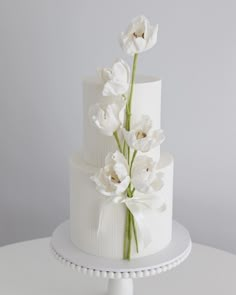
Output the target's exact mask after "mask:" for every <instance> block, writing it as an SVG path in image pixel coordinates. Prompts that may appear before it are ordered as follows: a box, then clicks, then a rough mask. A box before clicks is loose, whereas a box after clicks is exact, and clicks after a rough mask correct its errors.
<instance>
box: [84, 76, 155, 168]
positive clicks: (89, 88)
mask: <svg viewBox="0 0 236 295" xmlns="http://www.w3.org/2000/svg"><path fill="white" fill-rule="evenodd" d="M102 87H103V85H102V84H101V83H100V82H99V81H98V80H96V79H95V78H87V79H85V80H84V82H83V116H84V118H83V134H84V141H83V143H84V145H83V157H84V159H85V161H86V162H87V163H89V164H91V165H93V166H96V167H102V166H103V165H104V159H105V157H106V155H107V154H108V153H109V152H114V151H115V150H116V149H117V146H116V143H115V140H114V138H113V137H112V136H111V137H109V136H104V135H102V134H100V132H99V131H98V130H97V129H96V128H95V127H94V126H93V125H92V124H91V121H90V120H89V116H88V111H89V107H90V106H91V105H93V104H95V103H97V102H98V101H100V100H102V99H103V100H104V99H106V100H109V97H106V98H104V97H103V98H102ZM146 114H147V115H149V116H150V117H151V119H152V122H153V128H154V129H160V127H161V80H160V79H158V78H154V77H147V76H140V77H137V82H136V83H135V85H134V93H133V103H132V120H133V121H135V120H139V118H141V116H142V115H146ZM148 155H150V156H152V157H153V158H155V159H156V160H157V161H158V160H159V157H160V148H159V147H157V148H155V149H153V150H152V151H150V152H149V153H148Z"/></svg>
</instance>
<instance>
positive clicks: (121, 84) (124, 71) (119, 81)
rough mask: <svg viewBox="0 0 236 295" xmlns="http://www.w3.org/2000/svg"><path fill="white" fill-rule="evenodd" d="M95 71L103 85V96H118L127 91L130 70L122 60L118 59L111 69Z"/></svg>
mask: <svg viewBox="0 0 236 295" xmlns="http://www.w3.org/2000/svg"><path fill="white" fill-rule="evenodd" d="M97 71H98V74H99V76H100V79H101V80H102V82H103V83H104V87H103V91H102V94H103V96H118V95H122V94H125V93H126V92H127V91H128V89H129V83H130V68H129V65H128V64H127V63H126V62H125V61H124V60H122V59H119V60H117V61H116V62H115V63H114V64H113V66H112V67H111V68H103V69H98V70H97Z"/></svg>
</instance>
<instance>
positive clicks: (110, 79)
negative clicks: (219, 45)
mask: <svg viewBox="0 0 236 295" xmlns="http://www.w3.org/2000/svg"><path fill="white" fill-rule="evenodd" d="M157 32H158V25H155V26H152V25H151V24H150V22H149V20H148V19H147V18H146V17H144V16H138V17H136V18H135V19H134V20H133V21H132V22H131V23H130V25H129V27H128V29H127V31H126V32H125V33H121V36H120V44H121V47H122V49H123V50H124V52H125V53H126V54H128V55H130V56H132V57H133V64H132V69H131V70H130V67H129V65H128V63H127V62H125V61H124V60H122V59H118V60H116V61H115V62H114V64H113V65H112V66H111V68H102V69H98V75H99V77H100V80H101V81H102V83H103V89H102V93H101V96H102V98H101V100H100V101H98V102H97V103H96V104H94V105H91V106H90V109H89V118H90V120H91V122H92V124H93V125H94V126H95V127H96V128H97V130H98V132H100V133H101V134H103V135H104V136H110V137H113V138H114V141H115V142H116V144H117V150H116V151H115V152H110V153H108V155H107V156H106V158H105V159H104V160H105V165H104V167H102V168H101V169H99V170H98V172H97V173H96V174H95V175H93V176H92V177H91V179H92V181H94V183H95V184H96V189H97V191H98V192H100V193H101V194H102V195H103V196H104V198H105V202H104V204H107V203H114V204H124V205H125V206H126V220H125V228H124V241H123V259H126V260H130V258H131V256H132V253H131V249H132V247H131V244H132V242H134V243H135V249H136V252H137V253H139V251H140V250H141V249H140V241H142V245H144V247H145V246H147V245H148V244H149V243H150V240H151V236H150V232H149V228H148V226H147V225H146V222H145V213H146V212H147V211H149V210H155V211H156V214H161V213H162V212H163V211H165V210H166V203H165V200H164V199H163V198H162V196H161V195H158V194H157V192H159V191H160V190H161V189H162V187H163V185H164V180H163V178H164V175H163V172H162V171H160V169H159V168H158V160H156V159H155V158H153V157H152V156H150V154H149V152H150V151H151V150H152V149H154V148H156V147H158V146H160V145H161V143H162V142H163V141H164V139H165V136H164V133H163V130H161V129H154V128H153V126H152V125H153V124H152V119H151V118H150V116H149V115H148V114H143V115H142V116H140V117H139V118H138V119H137V118H136V119H135V120H133V116H132V115H133V94H134V87H135V79H136V69H137V63H138V57H139V55H140V54H142V53H143V52H145V51H147V50H149V49H151V48H152V47H153V46H154V45H155V44H156V41H157ZM143 99H145V97H143ZM104 206H105V205H104ZM102 219H103V209H102V210H101V211H100V216H99V225H98V227H99V228H98V234H99V230H100V227H101V226H102V222H103V221H102Z"/></svg>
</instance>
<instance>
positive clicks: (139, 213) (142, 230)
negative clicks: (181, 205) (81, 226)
mask: <svg viewBox="0 0 236 295" xmlns="http://www.w3.org/2000/svg"><path fill="white" fill-rule="evenodd" d="M112 204H113V205H117V204H125V205H126V206H127V207H128V209H129V210H130V212H131V213H132V215H133V216H134V219H135V222H136V225H137V230H138V235H139V239H141V240H142V241H143V244H144V247H147V246H148V245H149V244H150V243H151V241H152V236H151V232H150V229H149V227H148V225H147V224H146V220H145V214H148V213H150V211H154V212H156V213H161V212H164V211H165V210H166V204H165V202H164V201H163V198H161V197H160V196H155V195H148V194H141V193H136V194H135V196H133V197H132V198H128V197H126V196H117V197H106V198H105V199H104V201H103V202H102V203H101V206H100V210H99V216H98V227H97V235H99V233H100V231H101V228H102V223H103V217H104V213H105V209H106V208H107V206H109V205H112Z"/></svg>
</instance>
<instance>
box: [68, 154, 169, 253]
mask: <svg viewBox="0 0 236 295" xmlns="http://www.w3.org/2000/svg"><path fill="white" fill-rule="evenodd" d="M158 165H159V169H160V170H161V171H162V172H163V173H164V179H163V180H164V187H163V188H162V189H161V190H160V191H159V192H158V194H157V195H159V196H161V197H162V198H164V200H165V205H166V209H165V210H164V211H163V212H157V211H156V210H148V211H147V212H148V213H147V214H145V221H144V222H145V225H146V228H147V229H148V231H149V233H150V237H151V241H150V242H149V244H148V245H147V246H144V244H143V243H142V238H141V237H140V239H139V240H140V249H139V253H136V249H135V243H133V245H132V252H131V253H132V258H137V257H143V256H147V255H151V254H154V253H157V252H159V251H161V250H162V249H164V248H165V247H166V246H167V245H168V244H169V243H170V241H171V234H172V203H173V166H174V161H173V157H172V156H171V155H170V154H169V153H162V154H161V158H160V161H159V164H158ZM96 170H97V169H96V168H94V167H93V166H90V165H87V164H86V163H85V162H84V161H83V160H82V158H81V157H80V155H79V154H76V155H74V156H73V157H72V159H71V162H70V233H71V240H72V242H73V243H74V245H76V246H77V247H78V248H79V249H80V250H82V251H84V252H86V253H88V254H92V255H96V256H102V257H108V258H114V259H122V256H123V243H124V229H125V216H126V207H125V205H124V204H120V203H119V204H114V203H108V204H106V205H105V200H106V199H105V198H106V197H104V196H102V195H101V194H100V193H99V192H97V191H96V189H95V185H94V183H93V182H92V181H91V180H90V176H91V175H93V174H94V173H95V172H96ZM101 211H102V218H101ZM99 220H100V221H101V220H102V223H101V224H100V230H99V231H98V225H99ZM140 235H142V233H140Z"/></svg>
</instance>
